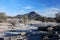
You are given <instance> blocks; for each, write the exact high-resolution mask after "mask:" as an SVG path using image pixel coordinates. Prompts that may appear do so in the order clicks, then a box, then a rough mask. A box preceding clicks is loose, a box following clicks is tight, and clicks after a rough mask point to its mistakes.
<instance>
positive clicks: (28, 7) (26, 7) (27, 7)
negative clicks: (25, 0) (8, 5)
mask: <svg viewBox="0 0 60 40" xmlns="http://www.w3.org/2000/svg"><path fill="white" fill-rule="evenodd" d="M24 9H32V6H30V5H28V6H25V7H24Z"/></svg>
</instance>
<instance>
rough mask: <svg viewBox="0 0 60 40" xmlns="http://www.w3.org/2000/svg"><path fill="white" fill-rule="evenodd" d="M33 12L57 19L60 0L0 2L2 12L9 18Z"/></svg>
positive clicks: (8, 0) (9, 0) (4, 0)
mask: <svg viewBox="0 0 60 40" xmlns="http://www.w3.org/2000/svg"><path fill="white" fill-rule="evenodd" d="M31 11H35V12H36V13H38V14H40V15H42V16H46V17H55V14H56V13H57V12H60V0H0V12H5V13H6V14H7V15H9V16H15V15H17V14H21V15H22V14H26V13H29V12H31Z"/></svg>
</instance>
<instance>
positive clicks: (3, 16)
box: [0, 12, 6, 20]
mask: <svg viewBox="0 0 60 40" xmlns="http://www.w3.org/2000/svg"><path fill="white" fill-rule="evenodd" d="M5 19H6V14H5V13H4V12H0V20H5Z"/></svg>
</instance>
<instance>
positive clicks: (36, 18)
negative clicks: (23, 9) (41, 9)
mask: <svg viewBox="0 0 60 40" xmlns="http://www.w3.org/2000/svg"><path fill="white" fill-rule="evenodd" d="M23 16H25V17H27V18H28V19H29V20H31V19H34V20H38V19H39V18H41V15H39V14H37V13H36V12H34V11H32V12H30V13H27V14H24V15H23Z"/></svg>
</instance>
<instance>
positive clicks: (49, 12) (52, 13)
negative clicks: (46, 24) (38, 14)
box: [42, 8, 60, 17]
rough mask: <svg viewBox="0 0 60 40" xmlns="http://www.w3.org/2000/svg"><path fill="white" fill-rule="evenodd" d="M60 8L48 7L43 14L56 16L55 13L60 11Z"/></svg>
mask: <svg viewBox="0 0 60 40" xmlns="http://www.w3.org/2000/svg"><path fill="white" fill-rule="evenodd" d="M59 10H60V9H59V8H47V9H45V10H44V11H43V12H42V15H43V16H47V17H55V14H56V13H57V12H59Z"/></svg>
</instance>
